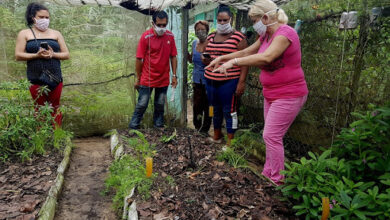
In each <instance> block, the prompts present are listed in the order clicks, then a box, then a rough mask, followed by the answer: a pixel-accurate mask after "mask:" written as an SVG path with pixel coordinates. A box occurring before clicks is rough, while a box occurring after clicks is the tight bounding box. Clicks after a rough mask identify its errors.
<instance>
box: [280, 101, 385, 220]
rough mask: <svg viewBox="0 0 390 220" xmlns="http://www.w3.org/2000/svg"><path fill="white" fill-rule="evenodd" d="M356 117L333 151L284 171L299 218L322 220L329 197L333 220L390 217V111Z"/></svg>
mask: <svg viewBox="0 0 390 220" xmlns="http://www.w3.org/2000/svg"><path fill="white" fill-rule="evenodd" d="M354 115H355V116H356V117H357V120H356V121H355V122H354V123H352V124H351V125H350V128H345V129H343V130H342V131H341V133H340V135H339V136H338V139H337V141H336V143H335V145H334V146H333V147H332V148H330V149H328V150H326V151H324V152H323V153H322V154H321V155H318V154H317V155H315V154H313V153H311V152H309V156H310V159H306V158H302V159H301V160H300V162H298V163H295V162H294V163H291V164H286V170H285V171H282V173H283V174H284V175H285V177H286V178H285V184H284V185H283V186H281V187H280V188H281V190H282V192H283V194H284V195H285V196H287V198H288V199H291V200H292V202H293V203H295V204H297V205H295V206H294V207H293V208H294V209H295V210H296V211H297V213H296V214H297V215H304V216H306V219H310V218H317V219H318V217H319V215H320V213H321V210H322V206H321V198H322V197H329V199H330V201H332V202H331V215H332V219H341V218H342V219H366V218H375V219H388V218H389V217H390V188H389V185H390V172H389V170H390V166H389V165H390V158H389V148H390V144H389V143H390V140H389V137H390V105H388V106H385V107H382V108H378V109H376V110H374V111H372V112H367V113H366V114H358V113H355V114H354Z"/></svg>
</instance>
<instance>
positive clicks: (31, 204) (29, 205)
mask: <svg viewBox="0 0 390 220" xmlns="http://www.w3.org/2000/svg"><path fill="white" fill-rule="evenodd" d="M39 202H40V201H39V200H35V201H33V202H29V203H26V204H24V205H23V206H22V207H21V208H20V211H21V212H24V213H26V212H32V211H33V210H34V209H35V206H36V205H38V204H39Z"/></svg>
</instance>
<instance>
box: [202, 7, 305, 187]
mask: <svg viewBox="0 0 390 220" xmlns="http://www.w3.org/2000/svg"><path fill="white" fill-rule="evenodd" d="M249 17H250V19H251V20H252V22H253V24H254V25H253V28H254V29H255V30H256V32H257V33H258V34H259V39H258V40H257V41H256V42H255V43H254V44H253V45H251V46H250V47H248V48H246V49H245V50H242V51H238V52H235V53H232V54H228V55H225V56H221V57H218V58H217V59H215V60H214V61H213V62H211V63H210V65H209V66H208V67H211V68H214V71H221V72H225V73H226V72H227V70H228V69H230V68H232V67H233V66H258V67H259V68H260V69H261V73H260V77H259V80H260V82H261V84H262V86H263V95H264V130H263V139H264V142H265V144H266V161H265V164H264V169H263V172H262V174H263V175H264V176H265V177H267V178H268V179H270V180H271V181H272V182H273V183H275V184H277V185H280V184H282V181H283V178H284V177H283V176H282V175H281V174H280V171H281V170H283V169H284V146H283V136H284V135H285V134H286V132H287V130H288V128H289V127H290V125H291V124H292V122H293V121H294V119H295V117H296V116H297V115H298V113H299V111H300V110H301V108H302V106H303V105H304V104H305V102H306V98H307V94H308V89H307V85H306V81H305V77H304V73H303V70H302V67H301V45H300V42H299V37H298V35H297V33H296V31H295V30H294V29H293V28H291V27H290V26H288V25H287V21H288V18H287V15H286V14H285V12H284V11H283V10H282V9H279V8H278V7H277V6H276V4H275V3H274V2H272V1H270V0H258V1H256V3H255V4H254V5H253V6H252V7H251V9H250V10H249ZM220 63H224V64H223V65H221V66H219V64H220Z"/></svg>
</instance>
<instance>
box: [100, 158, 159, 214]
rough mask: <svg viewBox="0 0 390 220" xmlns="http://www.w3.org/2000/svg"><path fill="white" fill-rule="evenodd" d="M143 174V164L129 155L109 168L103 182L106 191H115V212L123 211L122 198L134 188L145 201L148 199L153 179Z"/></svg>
mask: <svg viewBox="0 0 390 220" xmlns="http://www.w3.org/2000/svg"><path fill="white" fill-rule="evenodd" d="M145 172H146V170H145V166H144V164H143V163H142V162H141V161H139V160H138V159H137V158H135V157H132V156H130V155H125V156H123V157H122V158H121V159H120V160H117V161H114V163H113V164H112V165H111V166H110V174H109V177H108V178H107V179H106V180H105V186H106V191H109V190H110V189H114V190H115V196H114V198H113V202H114V208H115V209H116V210H118V211H120V210H122V209H123V200H124V198H125V197H126V196H128V195H129V194H130V192H131V190H132V189H133V188H134V187H135V186H137V191H138V193H139V194H140V195H142V196H143V197H144V198H145V199H147V198H149V196H150V193H149V192H150V188H151V186H152V184H153V178H147V177H146V175H145Z"/></svg>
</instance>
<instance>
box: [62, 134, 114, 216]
mask: <svg viewBox="0 0 390 220" xmlns="http://www.w3.org/2000/svg"><path fill="white" fill-rule="evenodd" d="M73 144H74V145H75V148H74V149H73V151H72V155H71V159H70V165H69V169H68V171H67V172H66V173H65V183H64V188H63V191H62V194H61V197H60V199H59V201H58V206H57V211H56V216H55V218H54V219H55V220H78V219H88V220H95V219H99V220H114V219H117V218H116V216H115V213H114V210H113V209H112V204H111V197H110V196H111V195H107V196H103V195H102V191H103V190H104V189H105V187H104V180H105V179H106V178H107V174H108V167H109V165H110V164H111V162H112V159H111V156H110V143H109V140H108V139H105V138H101V137H90V138H83V139H77V140H74V141H73Z"/></svg>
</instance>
